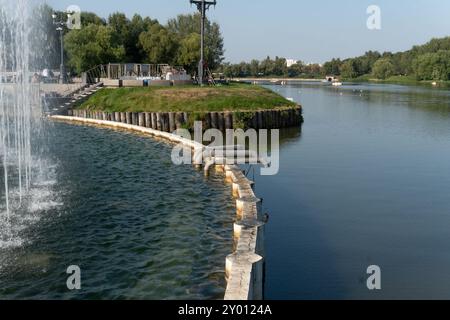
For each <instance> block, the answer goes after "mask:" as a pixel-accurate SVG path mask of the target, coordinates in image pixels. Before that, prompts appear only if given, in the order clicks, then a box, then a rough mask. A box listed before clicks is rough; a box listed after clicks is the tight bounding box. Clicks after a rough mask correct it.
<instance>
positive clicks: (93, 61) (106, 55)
mask: <svg viewBox="0 0 450 320" xmlns="http://www.w3.org/2000/svg"><path fill="white" fill-rule="evenodd" d="M64 43H65V49H66V51H67V54H68V56H69V61H68V65H69V67H70V68H72V69H73V70H74V71H75V72H77V73H81V72H82V71H86V70H88V69H90V68H92V67H94V66H96V65H99V64H106V63H110V62H119V61H122V60H123V58H124V57H125V49H124V47H123V46H122V45H121V44H120V43H119V41H118V40H117V37H116V36H115V34H114V30H113V28H111V27H109V26H103V25H95V24H89V25H87V26H85V27H83V28H82V29H80V30H72V31H70V32H69V33H68V34H66V36H65V39H64Z"/></svg>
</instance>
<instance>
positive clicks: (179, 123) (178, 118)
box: [175, 112, 183, 130]
mask: <svg viewBox="0 0 450 320" xmlns="http://www.w3.org/2000/svg"><path fill="white" fill-rule="evenodd" d="M175 127H176V130H178V129H182V128H183V113H181V112H177V113H176V114H175Z"/></svg>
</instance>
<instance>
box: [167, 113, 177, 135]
mask: <svg viewBox="0 0 450 320" xmlns="http://www.w3.org/2000/svg"><path fill="white" fill-rule="evenodd" d="M168 116H169V131H168V132H170V133H172V132H174V131H175V130H176V129H177V128H176V125H175V113H174V112H169V113H168Z"/></svg>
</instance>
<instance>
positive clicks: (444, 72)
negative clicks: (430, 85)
mask: <svg viewBox="0 0 450 320" xmlns="http://www.w3.org/2000/svg"><path fill="white" fill-rule="evenodd" d="M414 69H415V74H416V78H417V79H418V80H443V81H448V80H450V51H449V50H440V51H438V52H435V53H425V54H423V55H420V56H419V57H418V58H417V59H416V60H415V61H414Z"/></svg>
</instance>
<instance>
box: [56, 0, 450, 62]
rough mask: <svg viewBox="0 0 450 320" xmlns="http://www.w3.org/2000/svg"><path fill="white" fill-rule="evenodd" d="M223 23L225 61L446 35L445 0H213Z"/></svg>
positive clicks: (98, 1) (361, 48)
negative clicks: (371, 26) (373, 14)
mask: <svg viewBox="0 0 450 320" xmlns="http://www.w3.org/2000/svg"><path fill="white" fill-rule="evenodd" d="M47 3H48V4H50V5H51V6H53V7H54V8H57V9H60V10H61V9H65V8H66V7H67V6H69V5H71V4H75V5H78V6H80V8H81V9H82V10H83V11H92V12H95V13H97V14H98V15H100V16H102V17H107V16H108V15H109V14H110V13H112V12H115V11H120V12H124V13H126V14H127V15H128V16H132V15H133V14H134V13H139V14H141V15H143V16H151V17H152V18H156V19H158V20H159V21H160V22H161V23H165V22H166V21H167V19H169V18H171V17H174V16H176V15H177V14H181V13H189V12H194V11H195V8H194V7H191V6H190V4H189V1H188V0H127V1H124V0H47ZM372 4H374V5H378V6H379V7H380V8H381V18H382V29H381V30H377V31H370V30H368V29H367V27H366V21H367V18H368V15H367V14H366V9H367V7H368V6H369V5H372ZM209 16H210V18H211V19H213V20H215V21H217V22H218V23H220V25H221V28H222V33H223V36H224V38H225V48H226V53H225V57H226V60H227V61H231V62H240V61H242V60H250V59H252V58H257V59H262V58H264V57H266V56H267V55H270V56H276V55H278V56H282V57H286V58H295V59H300V60H302V61H305V62H323V61H326V60H329V59H330V58H332V57H341V58H345V57H350V56H356V55H360V54H363V53H364V52H365V51H368V50H379V51H385V50H388V51H394V52H395V51H403V50H407V49H409V48H410V47H411V46H412V45H414V44H422V43H425V42H427V41H428V40H429V39H431V38H432V37H442V36H447V35H450V1H449V0H312V1H304V0H273V1H269V0H218V5H217V7H216V8H215V9H214V8H213V9H211V10H210V12H209Z"/></svg>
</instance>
